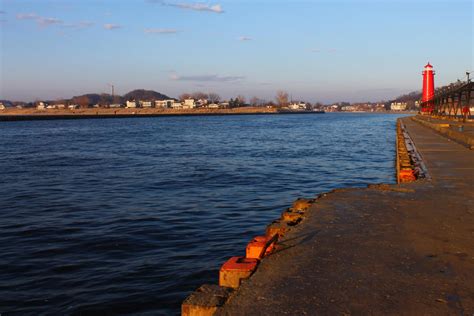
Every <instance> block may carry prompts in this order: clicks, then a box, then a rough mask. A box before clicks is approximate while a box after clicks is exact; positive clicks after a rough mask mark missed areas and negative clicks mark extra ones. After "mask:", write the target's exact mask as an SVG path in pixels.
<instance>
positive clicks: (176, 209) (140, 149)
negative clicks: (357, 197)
mask: <svg viewBox="0 0 474 316" xmlns="http://www.w3.org/2000/svg"><path fill="white" fill-rule="evenodd" d="M397 117H398V116H396V115H388V114H323V115H317V114H314V115H255V116H253V115H251V116H217V117H216V116H208V117H158V118H138V119H106V120H101V119H97V120H65V121H60V120H58V121H30V122H4V123H0V131H1V136H0V153H1V159H0V174H1V180H0V254H1V255H0V280H1V282H0V314H1V315H10V314H18V315H40V314H42V315H60V314H61V315H63V314H66V315H79V314H81V315H90V314H102V315H117V314H141V315H143V314H149V315H161V314H163V315H170V314H171V315H173V314H176V313H179V309H180V303H181V301H182V300H183V299H184V298H185V297H186V296H187V295H188V294H189V293H190V292H192V291H193V290H194V289H196V288H197V287H198V286H199V285H201V284H203V283H216V284H217V281H218V270H219V267H220V265H221V264H222V263H223V262H224V261H225V260H226V259H227V258H229V257H231V256H235V255H242V254H244V251H245V245H246V244H247V242H248V241H249V240H250V239H251V238H252V237H253V236H255V235H259V234H262V233H263V232H264V229H265V226H266V225H267V224H268V223H269V222H270V221H271V220H272V219H275V218H277V217H279V214H280V213H281V212H282V211H283V209H284V208H286V207H288V206H289V205H290V204H291V203H292V201H293V200H294V199H296V198H297V197H301V196H302V197H313V196H315V195H316V194H318V193H321V192H324V191H328V190H330V189H333V188H336V187H360V186H366V185H367V184H369V183H379V182H386V183H393V182H395V175H394V173H395V170H394V158H395V152H394V151H395V123H396V119H397Z"/></svg>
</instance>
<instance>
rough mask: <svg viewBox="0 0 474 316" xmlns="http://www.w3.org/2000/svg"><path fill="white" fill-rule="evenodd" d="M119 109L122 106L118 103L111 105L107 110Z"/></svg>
mask: <svg viewBox="0 0 474 316" xmlns="http://www.w3.org/2000/svg"><path fill="white" fill-rule="evenodd" d="M121 107H122V104H120V103H113V104H110V105H109V108H121Z"/></svg>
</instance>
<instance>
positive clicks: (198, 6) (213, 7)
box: [149, 0, 224, 13]
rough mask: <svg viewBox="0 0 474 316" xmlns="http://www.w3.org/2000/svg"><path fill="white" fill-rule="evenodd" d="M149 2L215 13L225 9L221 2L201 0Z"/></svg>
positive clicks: (222, 11)
mask: <svg viewBox="0 0 474 316" xmlns="http://www.w3.org/2000/svg"><path fill="white" fill-rule="evenodd" d="M149 2H154V3H160V4H161V5H164V6H169V7H176V8H180V9H186V10H194V11H207V12H213V13H224V10H223V9H222V6H221V5H220V4H206V3H200V2H194V3H184V2H181V3H171V2H166V1H163V0H149Z"/></svg>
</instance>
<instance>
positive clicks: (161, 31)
mask: <svg viewBox="0 0 474 316" xmlns="http://www.w3.org/2000/svg"><path fill="white" fill-rule="evenodd" d="M144 32H145V33H146V34H176V33H178V30H175V29H145V31H144Z"/></svg>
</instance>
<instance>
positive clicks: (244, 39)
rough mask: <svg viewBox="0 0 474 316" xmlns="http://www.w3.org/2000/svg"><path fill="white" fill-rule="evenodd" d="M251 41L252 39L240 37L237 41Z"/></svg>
mask: <svg viewBox="0 0 474 316" xmlns="http://www.w3.org/2000/svg"><path fill="white" fill-rule="evenodd" d="M251 40H253V38H251V37H248V36H240V37H239V41H241V42H245V41H251Z"/></svg>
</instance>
